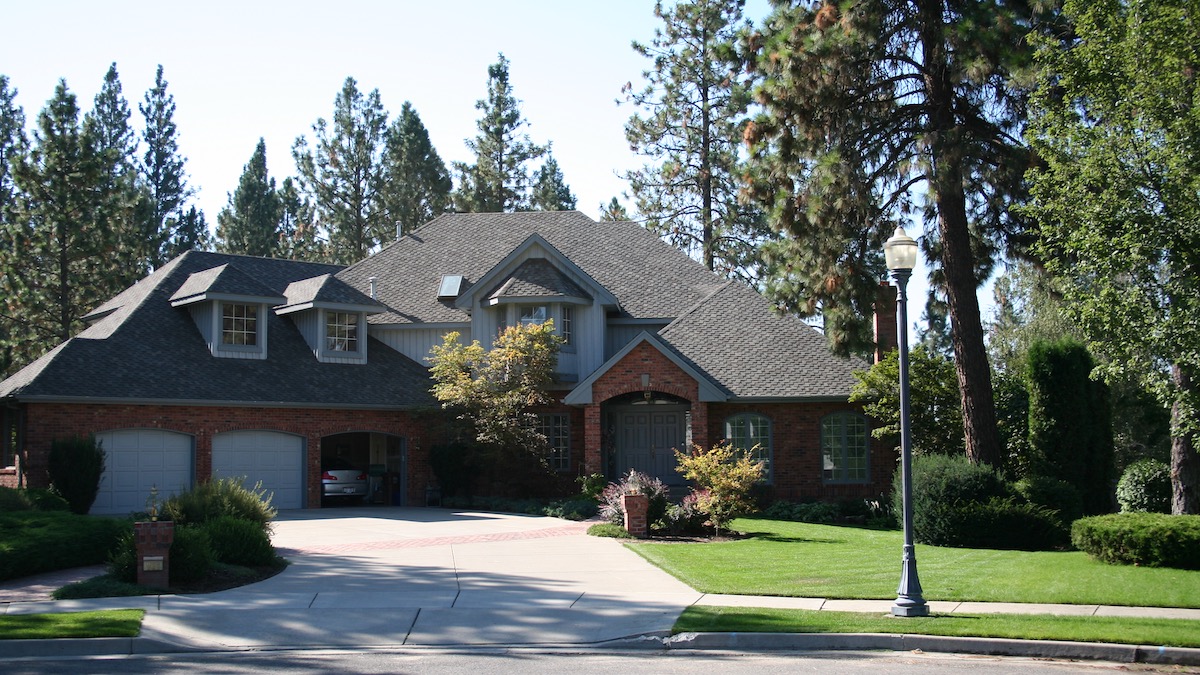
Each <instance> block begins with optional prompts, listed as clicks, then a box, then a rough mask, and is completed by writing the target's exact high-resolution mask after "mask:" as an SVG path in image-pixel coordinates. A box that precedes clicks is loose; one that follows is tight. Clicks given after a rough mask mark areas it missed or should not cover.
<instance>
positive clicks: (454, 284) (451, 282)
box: [437, 274, 463, 300]
mask: <svg viewBox="0 0 1200 675" xmlns="http://www.w3.org/2000/svg"><path fill="white" fill-rule="evenodd" d="M462 288H463V275H461V274H443V275H442V283H441V285H440V286H438V294H437V299H438V300H453V299H455V298H457V297H458V296H459V295H460V294H461V293H462Z"/></svg>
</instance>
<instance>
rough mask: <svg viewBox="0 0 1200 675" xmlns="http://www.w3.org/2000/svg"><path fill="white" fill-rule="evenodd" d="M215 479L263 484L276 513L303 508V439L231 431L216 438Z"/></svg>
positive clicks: (261, 432)
mask: <svg viewBox="0 0 1200 675" xmlns="http://www.w3.org/2000/svg"><path fill="white" fill-rule="evenodd" d="M212 469H213V478H242V477H244V478H245V479H246V480H245V483H243V484H244V485H245V486H246V487H248V488H252V487H254V485H255V483H258V482H259V481H261V482H262V487H263V489H264V490H266V491H267V492H268V493H273V494H274V495H275V496H274V497H273V498H272V499H271V505H272V506H274V507H275V508H277V509H299V508H302V507H303V506H304V439H303V438H301V437H299V436H293V435H291V434H281V433H279V432H276V431H231V432H229V433H225V434H217V435H216V436H213V451H212Z"/></svg>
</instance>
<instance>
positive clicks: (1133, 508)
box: [1117, 459, 1171, 513]
mask: <svg viewBox="0 0 1200 675" xmlns="http://www.w3.org/2000/svg"><path fill="white" fill-rule="evenodd" d="M1117 503H1118V504H1120V505H1121V512H1122V513H1130V512H1139V511H1140V512H1148V513H1170V512H1171V467H1169V466H1167V464H1166V463H1165V462H1160V461H1158V460H1156V459H1142V460H1138V461H1136V462H1134V463H1133V464H1130V465H1129V466H1128V467H1127V468H1126V469H1125V473H1123V474H1121V480H1119V481H1117Z"/></svg>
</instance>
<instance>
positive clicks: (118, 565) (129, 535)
mask: <svg viewBox="0 0 1200 675" xmlns="http://www.w3.org/2000/svg"><path fill="white" fill-rule="evenodd" d="M108 574H109V576H111V577H112V578H114V579H116V580H117V581H123V582H125V583H129V584H132V583H136V582H137V544H136V543H134V539H133V530H132V529H131V530H129V531H127V532H125V533H124V534H122V535H121V538H120V539H118V540H117V544H116V546H114V547H113V549H112V552H111V553H109V556H108Z"/></svg>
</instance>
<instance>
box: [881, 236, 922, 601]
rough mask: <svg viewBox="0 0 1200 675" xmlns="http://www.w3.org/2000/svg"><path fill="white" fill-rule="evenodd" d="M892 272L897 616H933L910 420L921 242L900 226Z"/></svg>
mask: <svg viewBox="0 0 1200 675" xmlns="http://www.w3.org/2000/svg"><path fill="white" fill-rule="evenodd" d="M883 254H884V257H885V258H886V259H887V266H888V269H889V270H891V272H892V278H893V279H895V280H896V333H897V339H898V340H899V347H900V476H901V480H902V481H903V485H902V489H903V495H904V557H903V569H902V571H901V573H900V587H899V588H898V589H896V602H894V603H892V615H893V616H929V605H927V604H926V603H925V598H924V597H922V596H921V580H920V579H919V578H918V577H917V556H916V553H915V552H914V550H913V533H912V430H911V426H910V424H909V419H908V291H907V287H908V279H909V277H911V276H912V270H913V266H914V265H915V264H916V262H917V242H916V240H915V239H913V238H912V237H910V236H908V235H907V234H905V232H904V228H903V227H897V228H896V233H895V234H893V235H892V238H891V239H888V240H887V242H886V243H884V245H883Z"/></svg>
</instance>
